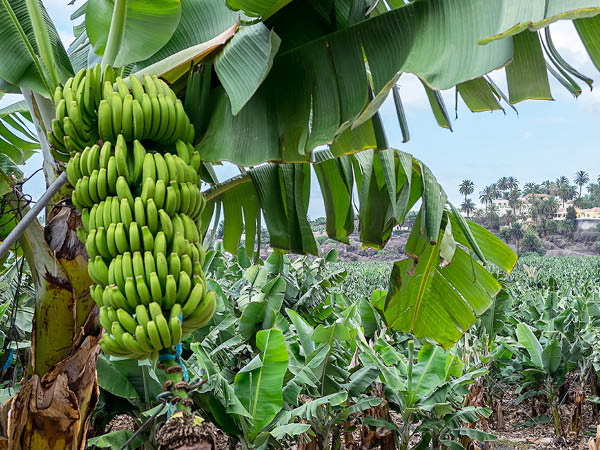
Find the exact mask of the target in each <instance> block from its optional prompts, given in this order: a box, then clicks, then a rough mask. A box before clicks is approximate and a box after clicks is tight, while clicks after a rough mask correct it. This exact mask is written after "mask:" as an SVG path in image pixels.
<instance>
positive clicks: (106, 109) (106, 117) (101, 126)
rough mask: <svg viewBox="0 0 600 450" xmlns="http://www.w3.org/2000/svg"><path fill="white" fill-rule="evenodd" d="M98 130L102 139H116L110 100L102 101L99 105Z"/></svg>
mask: <svg viewBox="0 0 600 450" xmlns="http://www.w3.org/2000/svg"><path fill="white" fill-rule="evenodd" d="M98 132H99V133H100V139H102V141H111V142H112V141H114V139H115V136H114V134H113V127H112V119H111V110H110V105H109V103H108V101H106V100H102V101H100V105H99V106H98Z"/></svg>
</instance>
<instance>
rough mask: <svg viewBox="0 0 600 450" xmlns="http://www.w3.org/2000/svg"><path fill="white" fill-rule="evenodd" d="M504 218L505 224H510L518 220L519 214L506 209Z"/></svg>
mask: <svg viewBox="0 0 600 450" xmlns="http://www.w3.org/2000/svg"><path fill="white" fill-rule="evenodd" d="M502 220H503V222H504V224H505V225H510V224H511V223H513V222H514V221H515V220H517V215H516V214H515V213H514V212H513V211H506V214H504V215H503V216H502Z"/></svg>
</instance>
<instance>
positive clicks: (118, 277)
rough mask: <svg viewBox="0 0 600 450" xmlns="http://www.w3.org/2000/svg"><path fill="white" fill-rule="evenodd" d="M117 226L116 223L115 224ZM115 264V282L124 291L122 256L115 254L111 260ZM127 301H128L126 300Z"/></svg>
mask: <svg viewBox="0 0 600 450" xmlns="http://www.w3.org/2000/svg"><path fill="white" fill-rule="evenodd" d="M117 226H118V224H117ZM112 263H113V264H114V266H115V269H114V272H115V283H116V285H117V287H118V288H119V291H121V293H123V292H125V277H124V276H123V256H122V255H117V256H116V257H115V258H114V259H113V262H112ZM128 303H129V302H128Z"/></svg>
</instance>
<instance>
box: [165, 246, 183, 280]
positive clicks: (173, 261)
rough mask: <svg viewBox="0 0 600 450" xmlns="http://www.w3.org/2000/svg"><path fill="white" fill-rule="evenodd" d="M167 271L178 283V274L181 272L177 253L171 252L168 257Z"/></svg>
mask: <svg viewBox="0 0 600 450" xmlns="http://www.w3.org/2000/svg"><path fill="white" fill-rule="evenodd" d="M168 261H169V273H170V274H171V275H173V277H175V281H176V282H177V283H179V275H180V274H181V260H180V259H179V255H178V254H177V253H171V254H170V255H169V258H168Z"/></svg>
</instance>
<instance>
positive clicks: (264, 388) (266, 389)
mask: <svg viewBox="0 0 600 450" xmlns="http://www.w3.org/2000/svg"><path fill="white" fill-rule="evenodd" d="M256 346H257V347H258V348H259V349H260V350H261V353H260V355H258V356H257V357H256V358H254V359H253V360H252V361H250V362H249V363H248V364H247V365H246V366H245V367H243V368H242V369H241V370H240V371H239V372H238V373H237V375H236V376H235V384H234V389H235V395H236V396H237V398H239V399H240V402H241V403H242V405H244V408H246V410H247V411H248V412H249V413H250V415H251V416H252V418H251V421H252V426H251V427H250V429H249V430H248V436H249V438H250V440H251V441H253V440H254V439H255V438H256V436H258V434H259V433H260V432H261V431H262V429H263V428H264V427H265V426H267V425H268V424H269V423H270V422H271V421H272V420H273V419H274V418H275V416H276V415H277V413H278V412H279V411H281V408H283V377H284V375H285V373H286V371H287V367H288V353H287V349H286V347H285V340H284V339H283V333H282V332H281V331H280V330H278V329H276V328H272V329H270V330H261V331H259V332H258V333H257V334H256Z"/></svg>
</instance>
